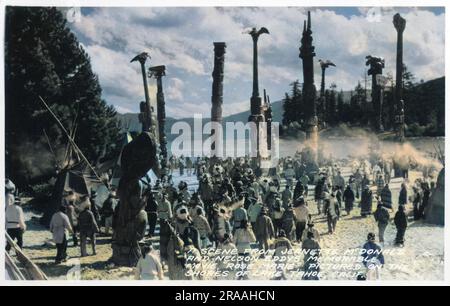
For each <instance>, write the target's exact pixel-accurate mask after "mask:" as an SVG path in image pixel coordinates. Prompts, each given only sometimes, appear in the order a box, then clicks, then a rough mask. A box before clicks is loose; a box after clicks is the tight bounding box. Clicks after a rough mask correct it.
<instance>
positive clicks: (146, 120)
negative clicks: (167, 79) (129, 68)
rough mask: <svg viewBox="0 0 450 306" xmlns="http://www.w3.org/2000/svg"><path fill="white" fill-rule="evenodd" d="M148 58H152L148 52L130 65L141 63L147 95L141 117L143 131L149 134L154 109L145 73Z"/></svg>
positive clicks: (141, 106) (137, 57) (135, 58)
mask: <svg viewBox="0 0 450 306" xmlns="http://www.w3.org/2000/svg"><path fill="white" fill-rule="evenodd" d="M147 58H150V56H149V55H148V53H147V52H142V53H140V54H138V55H137V56H135V57H134V58H133V59H132V60H131V61H130V63H132V62H135V61H139V63H140V64H141V72H142V80H143V83H144V95H145V102H144V103H142V102H141V105H140V109H141V116H140V118H139V119H140V121H141V123H142V131H143V132H149V131H151V129H152V125H153V122H152V107H151V104H150V96H149V94H148V84H147V73H146V71H145V62H146V61H147Z"/></svg>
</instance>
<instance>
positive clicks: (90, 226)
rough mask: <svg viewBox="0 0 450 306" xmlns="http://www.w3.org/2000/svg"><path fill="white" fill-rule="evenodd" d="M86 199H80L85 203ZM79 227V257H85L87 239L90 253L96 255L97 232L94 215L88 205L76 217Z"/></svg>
mask: <svg viewBox="0 0 450 306" xmlns="http://www.w3.org/2000/svg"><path fill="white" fill-rule="evenodd" d="M86 200H87V198H82V201H86ZM78 221H79V227H80V240H81V257H85V256H87V252H86V243H87V238H89V239H90V240H91V245H92V253H93V255H96V254H97V253H96V251H95V244H96V241H95V240H96V234H97V233H98V232H99V230H98V225H97V222H96V221H95V217H94V214H93V213H92V211H91V209H90V205H86V207H85V209H84V210H83V211H82V212H81V213H80V216H79V217H78Z"/></svg>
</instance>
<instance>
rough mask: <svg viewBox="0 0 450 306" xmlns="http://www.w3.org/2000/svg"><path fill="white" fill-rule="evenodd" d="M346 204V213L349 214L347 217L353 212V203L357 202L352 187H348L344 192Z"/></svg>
mask: <svg viewBox="0 0 450 306" xmlns="http://www.w3.org/2000/svg"><path fill="white" fill-rule="evenodd" d="M343 198H344V204H345V211H346V212H347V215H349V214H350V212H351V211H352V210H353V203H354V202H355V193H354V192H353V190H352V187H351V186H350V184H349V185H347V188H346V189H345V191H344V196H343Z"/></svg>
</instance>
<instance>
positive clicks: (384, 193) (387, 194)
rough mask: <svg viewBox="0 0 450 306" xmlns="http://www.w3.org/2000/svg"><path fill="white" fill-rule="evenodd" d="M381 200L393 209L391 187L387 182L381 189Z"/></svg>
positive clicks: (385, 205)
mask: <svg viewBox="0 0 450 306" xmlns="http://www.w3.org/2000/svg"><path fill="white" fill-rule="evenodd" d="M380 196H381V202H382V203H383V206H384V207H386V208H389V209H391V210H392V193H391V190H390V189H389V184H386V185H385V186H384V188H383V189H382V190H381V194H380Z"/></svg>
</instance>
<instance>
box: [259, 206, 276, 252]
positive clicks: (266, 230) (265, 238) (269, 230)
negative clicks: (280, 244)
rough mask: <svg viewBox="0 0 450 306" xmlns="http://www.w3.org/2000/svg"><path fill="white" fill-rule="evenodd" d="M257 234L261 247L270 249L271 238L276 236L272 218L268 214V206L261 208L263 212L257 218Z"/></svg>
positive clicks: (265, 249)
mask: <svg viewBox="0 0 450 306" xmlns="http://www.w3.org/2000/svg"><path fill="white" fill-rule="evenodd" d="M255 234H256V240H258V242H259V247H260V249H263V250H264V251H267V250H269V240H270V239H271V238H273V237H274V236H275V229H274V227H273V223H272V220H271V219H270V218H269V216H267V209H266V208H263V209H262V210H261V214H260V215H259V217H258V219H257V220H256V228H255Z"/></svg>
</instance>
